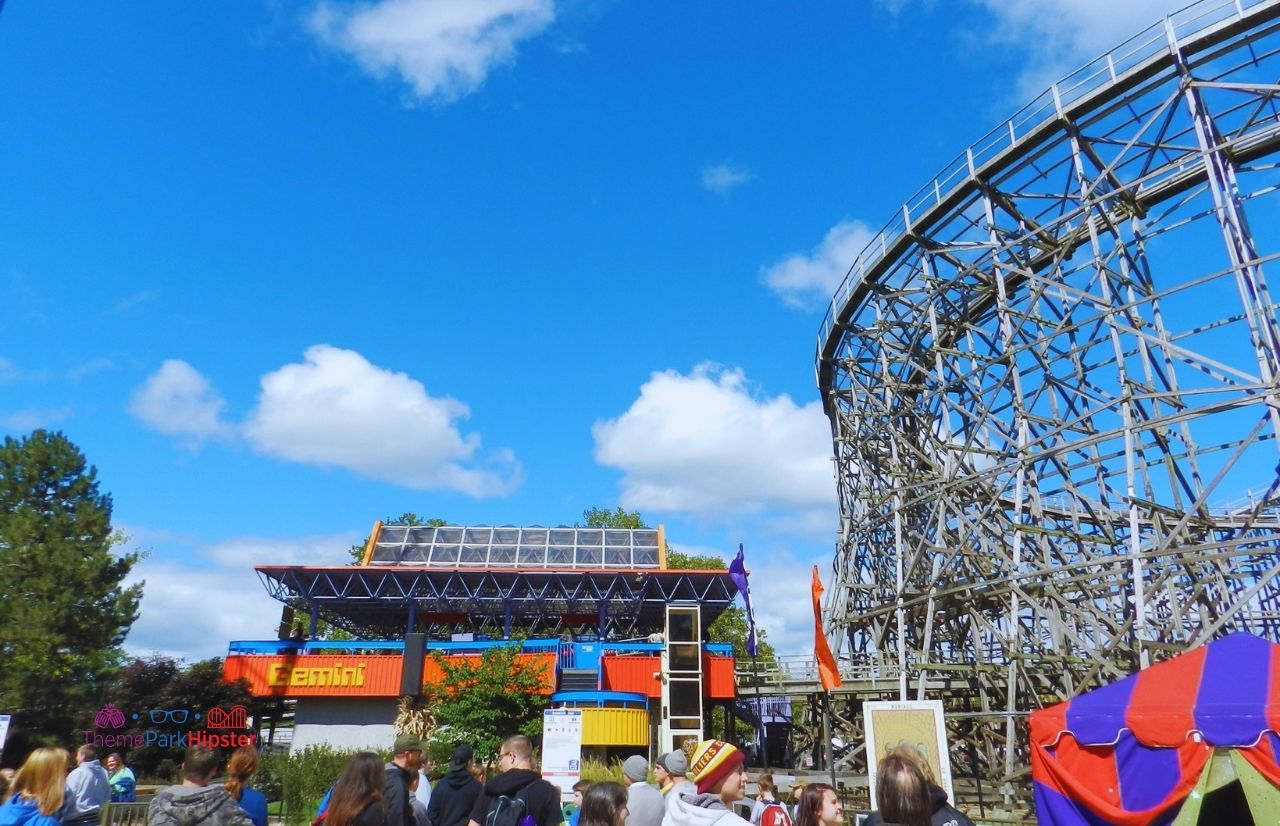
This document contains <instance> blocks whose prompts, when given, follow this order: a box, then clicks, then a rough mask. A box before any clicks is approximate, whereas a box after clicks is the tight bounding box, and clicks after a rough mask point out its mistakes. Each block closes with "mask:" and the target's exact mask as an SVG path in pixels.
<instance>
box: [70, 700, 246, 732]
mask: <svg viewBox="0 0 1280 826" xmlns="http://www.w3.org/2000/svg"><path fill="white" fill-rule="evenodd" d="M133 716H134V719H137V717H138V715H136V714H135V715H133ZM150 716H151V720H152V722H155V723H163V722H165V721H166V720H168V721H172V722H175V723H179V724H181V723H185V722H186V721H187V716H188V712H187V710H186V709H152V710H151V715H150ZM195 718H196V719H197V720H199V719H200V715H199V714H196V715H195ZM204 720H205V728H211V729H243V728H248V726H249V712H248V709H246V708H245V707H244V706H242V705H234V706H232V707H231V708H229V709H224V708H220V707H218V706H214V707H213V708H211V709H209V710H208V711H206V712H205V715H204ZM126 722H127V720H126V719H125V715H124V712H123V711H121V710H120V709H119V708H117V707H116V705H115V704H114V703H107V704H106V705H104V706H103V707H102V708H100V709H98V713H97V714H95V715H93V724H94V725H95V726H96V727H98V728H100V729H122V728H124V727H125V723H126Z"/></svg>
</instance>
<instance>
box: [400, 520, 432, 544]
mask: <svg viewBox="0 0 1280 826" xmlns="http://www.w3.org/2000/svg"><path fill="white" fill-rule="evenodd" d="M435 535H436V529H435V528H433V527H431V526H430V525H416V526H414V527H412V528H410V529H409V530H408V531H407V532H406V533H405V539H404V541H405V544H406V545H430V544H431V540H432V539H433V538H434V537H435Z"/></svg>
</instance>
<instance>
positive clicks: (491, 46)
mask: <svg viewBox="0 0 1280 826" xmlns="http://www.w3.org/2000/svg"><path fill="white" fill-rule="evenodd" d="M554 19H555V7H554V4H553V2H552V0H378V2H373V3H363V4H357V5H338V4H336V3H332V2H322V3H320V4H319V5H318V6H317V7H316V8H315V10H314V11H313V12H312V14H311V16H310V19H309V20H308V25H309V27H310V29H311V31H312V33H313V34H315V35H316V36H317V37H318V38H320V39H321V40H323V41H324V42H326V43H328V44H329V45H331V46H333V47H335V48H337V49H339V50H341V51H343V52H346V53H347V54H349V55H351V56H352V57H353V58H355V60H356V62H357V63H358V64H360V67H361V68H362V69H364V70H365V71H366V72H368V73H370V74H372V75H374V76H376V77H385V76H387V75H389V74H392V73H395V74H399V75H400V77H401V78H403V79H404V81H405V82H406V83H408V84H409V86H410V87H411V88H412V89H413V92H414V94H415V95H416V96H417V97H419V98H422V99H424V100H430V99H436V100H439V101H443V102H448V101H453V100H457V99H458V98H461V97H464V96H465V95H468V94H470V93H472V92H474V91H475V90H476V89H478V88H479V87H480V85H481V84H482V83H483V82H484V79H485V77H486V76H487V75H488V74H489V72H490V71H491V70H492V69H493V68H494V67H496V66H501V65H504V64H509V63H512V62H514V60H515V56H516V45H517V44H518V43H519V42H520V41H522V40H526V39H528V38H531V37H534V36H535V35H537V34H538V33H540V32H541V31H542V30H543V29H545V28H546V27H547V26H549V25H550V24H551V22H552V20H554Z"/></svg>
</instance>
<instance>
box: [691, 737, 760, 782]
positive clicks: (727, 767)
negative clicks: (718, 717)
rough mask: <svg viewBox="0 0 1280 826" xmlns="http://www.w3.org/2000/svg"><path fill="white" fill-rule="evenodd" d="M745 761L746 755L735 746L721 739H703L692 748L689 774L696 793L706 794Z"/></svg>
mask: <svg viewBox="0 0 1280 826" xmlns="http://www.w3.org/2000/svg"><path fill="white" fill-rule="evenodd" d="M746 762H747V756H746V755H745V754H743V753H742V752H741V751H740V750H739V749H738V747H737V746H734V745H733V744H731V743H726V742H725V741H723V740H703V741H702V742H701V743H699V744H698V748H696V749H694V752H693V762H692V763H691V764H690V765H689V776H690V777H692V778H693V782H694V783H696V784H697V786H698V793H699V794H706V793H707V792H710V791H714V790H715V788H716V786H718V785H719V784H720V781H721V780H723V779H725V778H726V777H728V776H729V775H730V774H732V773H733V770H734V769H736V768H738V767H739V766H741V765H742V764H744V763H746Z"/></svg>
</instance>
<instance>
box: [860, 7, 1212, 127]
mask: <svg viewBox="0 0 1280 826" xmlns="http://www.w3.org/2000/svg"><path fill="white" fill-rule="evenodd" d="M926 2H928V3H930V4H932V0H915V1H914V2H913V0H880V6H881V7H882V8H884V9H886V10H887V11H888V12H889V13H890V14H894V15H900V14H905V13H907V12H908V10H909V9H910V8H911V7H912V6H920V5H924V4H925V3H926ZM1188 2H1189V0H1125V2H1120V3H1118V2H1115V0H968V3H969V4H970V5H972V6H977V7H979V8H981V9H983V10H984V11H986V12H987V13H988V14H990V16H991V18H992V19H993V21H994V24H995V25H994V26H984V28H983V29H982V31H981V34H980V35H979V36H980V37H981V38H982V39H984V40H986V41H988V42H993V43H999V44H1001V45H1004V46H1012V47H1014V48H1017V49H1019V50H1022V51H1025V53H1026V55H1027V64H1026V66H1025V67H1024V69H1023V71H1022V72H1021V74H1020V75H1019V77H1018V79H1017V83H1016V89H1017V91H1016V95H1017V100H1015V101H1014V103H1015V104H1016V105H1020V104H1021V103H1025V102H1027V101H1030V100H1031V99H1032V98H1034V97H1035V96H1036V95H1039V94H1040V93H1041V92H1043V91H1044V90H1045V89H1047V88H1049V85H1050V84H1051V83H1053V82H1055V81H1058V80H1060V79H1062V78H1063V77H1065V76H1066V75H1067V74H1068V73H1070V72H1073V71H1075V70H1076V69H1078V68H1080V67H1081V66H1083V65H1084V64H1085V63H1086V62H1088V61H1090V60H1093V59H1094V58H1096V57H1098V56H1099V55H1101V54H1103V53H1104V52H1106V51H1107V50H1109V49H1111V48H1113V47H1115V46H1118V45H1119V44H1120V43H1122V42H1124V41H1125V40H1127V39H1129V38H1130V37H1132V36H1134V35H1135V34H1137V33H1138V32H1140V31H1142V30H1143V29H1146V28H1147V27H1149V26H1151V25H1152V24H1154V23H1157V22H1158V21H1159V20H1160V19H1161V18H1162V17H1164V16H1165V15H1168V14H1170V13H1172V12H1175V11H1177V10H1178V9H1181V8H1183V7H1184V6H1186V5H1187V4H1188Z"/></svg>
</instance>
